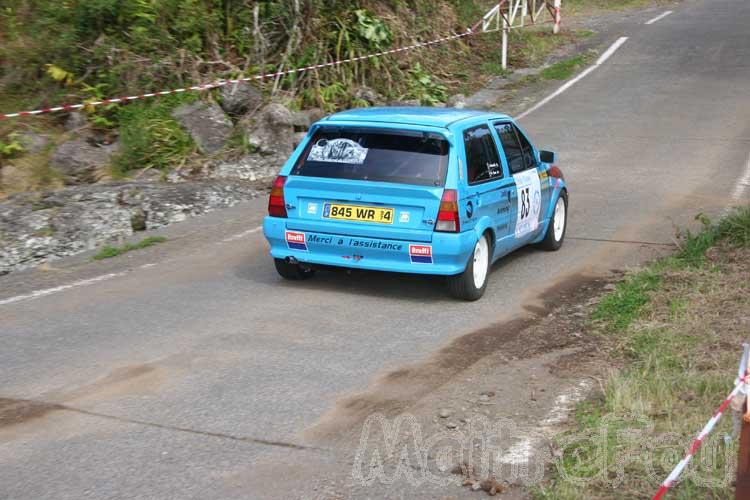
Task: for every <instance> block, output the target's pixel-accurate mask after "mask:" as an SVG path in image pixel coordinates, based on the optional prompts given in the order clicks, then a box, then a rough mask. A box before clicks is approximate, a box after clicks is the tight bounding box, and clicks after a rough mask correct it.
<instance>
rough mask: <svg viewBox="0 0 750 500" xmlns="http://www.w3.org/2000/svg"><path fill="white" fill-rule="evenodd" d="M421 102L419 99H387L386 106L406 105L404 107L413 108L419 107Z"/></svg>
mask: <svg viewBox="0 0 750 500" xmlns="http://www.w3.org/2000/svg"><path fill="white" fill-rule="evenodd" d="M421 105H422V103H421V102H420V101H419V99H406V100H403V101H389V102H388V106H391V107H397V108H398V107H406V108H410V107H411V108H413V107H419V106H421Z"/></svg>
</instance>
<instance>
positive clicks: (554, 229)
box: [540, 190, 568, 251]
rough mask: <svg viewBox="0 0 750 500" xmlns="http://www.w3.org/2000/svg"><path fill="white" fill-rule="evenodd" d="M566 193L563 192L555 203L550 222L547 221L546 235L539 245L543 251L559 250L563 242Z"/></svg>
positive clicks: (566, 222)
mask: <svg viewBox="0 0 750 500" xmlns="http://www.w3.org/2000/svg"><path fill="white" fill-rule="evenodd" d="M567 226H568V193H567V192H566V191H564V190H563V192H562V193H560V196H558V198H557V203H555V211H554V213H553V214H552V220H551V221H549V227H548V228H547V234H546V235H545V236H544V239H543V240H542V242H541V243H540V246H541V247H542V248H544V249H545V250H552V251H554V250H559V249H560V247H561V246H562V244H563V241H564V240H565V231H566V230H567V229H568V227H567Z"/></svg>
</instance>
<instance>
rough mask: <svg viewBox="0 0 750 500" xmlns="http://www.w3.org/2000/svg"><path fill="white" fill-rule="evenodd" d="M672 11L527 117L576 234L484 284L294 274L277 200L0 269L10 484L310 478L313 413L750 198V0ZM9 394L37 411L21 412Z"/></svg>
mask: <svg viewBox="0 0 750 500" xmlns="http://www.w3.org/2000/svg"><path fill="white" fill-rule="evenodd" d="M669 8H670V9H672V10H674V13H673V14H671V15H669V16H667V17H665V18H663V19H661V20H659V21H658V22H655V23H653V24H651V25H645V24H644V21H646V20H647V19H649V18H651V17H654V16H655V15H657V14H659V13H660V12H661V10H664V9H661V10H652V11H649V12H644V13H642V14H640V15H637V16H634V17H632V18H631V19H629V20H628V22H626V23H623V27H622V30H623V31H622V33H616V34H613V36H612V38H611V40H608V44H609V43H611V42H613V41H615V40H616V39H617V38H618V37H620V36H627V37H628V40H627V41H626V42H625V43H624V44H623V45H622V47H620V48H619V50H618V51H617V52H616V53H615V54H614V55H613V56H612V57H611V58H610V59H608V60H607V61H606V62H605V63H604V64H602V65H601V66H600V67H598V68H597V69H596V70H595V71H593V72H591V73H590V74H588V75H587V76H586V77H585V78H583V79H582V80H581V81H579V82H577V83H576V84H575V85H574V86H572V87H571V88H570V89H568V90H567V91H566V92H564V93H562V94H561V95H559V96H558V97H556V98H555V99H553V100H552V101H551V102H549V103H548V104H546V105H545V106H543V107H542V108H541V109H539V110H537V111H535V112H534V113H532V114H530V115H529V116H528V117H525V118H524V119H523V120H522V124H523V126H524V127H525V128H526V129H527V131H529V133H530V134H531V136H532V137H533V138H534V140H535V142H536V143H537V144H538V145H539V146H542V147H544V148H546V149H552V150H556V151H558V152H559V157H560V161H559V164H560V166H561V167H562V168H563V170H564V172H565V174H566V178H567V179H568V181H569V184H570V186H571V207H570V220H569V232H568V236H569V239H568V240H567V242H566V244H565V246H564V248H563V249H562V250H561V251H560V252H557V253H544V252H540V251H536V250H524V251H520V252H517V253H516V254H514V255H512V256H510V257H509V258H507V259H504V260H503V261H502V262H501V263H499V264H498V265H496V266H495V269H494V271H493V273H492V274H491V277H490V280H491V281H490V284H489V287H488V289H487V294H486V296H485V297H484V299H483V300H481V301H479V302H476V303H460V302H455V301H453V300H451V299H450V298H448V297H446V295H445V294H444V291H443V290H442V288H441V286H440V282H439V280H433V279H425V278H413V277H408V276H394V275H387V274H373V273H368V274H354V275H352V276H349V275H346V274H344V273H321V274H320V275H319V276H318V277H316V279H314V280H312V281H309V282H305V283H299V284H290V283H285V282H282V281H280V279H279V278H278V277H277V276H276V273H275V271H274V269H273V265H272V262H271V260H270V258H269V257H268V256H267V245H266V243H265V241H264V240H263V238H262V235H261V234H260V233H258V232H247V231H248V230H252V229H253V228H256V227H257V226H259V225H260V221H261V218H262V215H263V212H264V211H265V200H263V199H260V200H255V201H252V202H248V203H247V204H245V205H243V206H240V207H237V208H234V209H230V210H225V211H222V212H217V213H213V214H210V215H208V216H206V217H204V218H201V219H196V220H193V221H188V222H185V223H183V224H179V225H176V226H173V227H171V228H168V229H167V230H165V231H164V233H165V234H167V235H169V236H170V238H171V239H170V241H169V242H168V243H165V244H164V245H161V246H159V247H155V248H152V249H147V250H144V251H142V252H138V253H133V254H129V255H127V256H124V257H121V258H118V259H114V260H112V261H111V262H98V263H88V262H86V261H85V260H83V259H71V260H70V261H66V262H61V263H60V264H57V265H55V266H52V269H51V270H47V271H44V272H41V271H37V272H32V273H19V274H17V275H10V276H7V277H4V278H0V398H5V400H4V401H3V400H0V404H1V405H2V406H0V498H9V499H35V500H37V499H56V500H59V499H76V500H78V499H82V498H125V497H127V498H181V499H182V498H261V497H263V498H272V497H275V498H281V497H283V498H288V497H292V498H294V497H305V496H307V497H313V496H314V494H313V493H312V491H311V490H308V491H305V490H304V488H303V489H302V490H300V489H298V487H299V484H297V485H296V486H295V488H287V487H286V486H285V485H286V484H287V481H288V480H290V476H296V479H297V480H298V481H299V480H300V478H301V479H303V480H307V479H306V478H307V477H308V476H310V477H314V475H315V468H316V464H317V463H323V462H330V461H332V460H335V458H332V457H331V453H332V452H331V451H330V449H328V448H327V447H326V443H325V441H324V440H323V441H321V440H320V439H311V438H310V435H309V433H308V432H306V431H307V430H308V429H310V428H311V427H313V426H315V425H316V424H318V423H319V420H320V418H321V416H322V415H324V414H327V417H326V422H327V425H328V426H329V428H331V427H332V428H335V425H336V418H335V412H333V413H330V411H331V410H332V409H333V408H334V407H335V404H336V401H337V400H340V399H341V398H344V397H346V396H348V395H351V394H353V393H357V392H360V391H365V390H366V389H367V388H368V386H370V384H371V383H372V382H373V381H374V380H376V378H377V377H378V376H380V375H382V374H385V373H388V372H391V371H393V370H397V369H398V368H399V367H402V366H404V365H405V364H410V363H417V362H420V361H423V360H425V359H427V358H429V356H430V354H431V353H433V352H435V351H436V350H437V349H439V348H440V347H442V346H444V345H446V344H447V343H448V342H449V341H450V340H452V339H455V338H457V337H460V336H462V335H466V334H468V333H471V332H473V331H475V330H477V329H479V328H481V327H483V326H486V325H488V324H490V323H493V322H496V321H498V320H502V319H507V318H511V317H513V316H515V315H517V314H519V313H520V312H522V310H523V309H522V307H523V306H524V305H525V304H528V303H530V302H533V301H534V300H535V297H537V296H538V294H540V293H542V292H543V291H544V290H545V289H547V288H549V287H551V286H553V285H555V284H557V283H560V282H562V281H564V280H565V279H566V278H567V277H569V276H571V275H574V274H577V273H581V272H584V273H587V274H591V275H595V274H598V273H606V272H608V271H609V270H611V269H613V268H623V267H625V266H628V265H632V264H637V263H638V262H641V261H643V260H644V259H647V258H650V257H652V256H654V255H656V254H658V253H659V252H661V251H664V250H665V249H668V248H669V246H668V245H670V244H672V243H673V234H674V227H675V225H683V224H688V223H690V222H691V221H692V218H693V216H694V215H695V214H696V213H698V212H707V213H711V214H718V213H720V212H721V211H722V210H723V209H724V208H725V207H727V206H729V205H735V204H738V203H740V202H747V200H748V196H749V194H750V187H747V189H744V188H743V187H742V186H741V185H740V186H739V187H738V182H739V179H741V178H742V176H743V175H745V172H746V169H748V168H750V165H748V163H749V161H750V159H749V153H750V92H749V91H748V90H749V87H748V85H749V84H748V82H750V30H749V29H748V26H750V3H748V2H746V1H744V0H710V1H709V0H702V1H688V2H684V3H681V4H679V5H677V6H674V7H669ZM608 44H607V45H608ZM603 48H606V45H605V46H604V47H603ZM144 266H145V267H144ZM110 274H112V275H113V276H109V277H108V278H107V279H103V280H101V281H96V282H92V283H88V284H81V286H76V287H74V288H69V289H66V290H60V291H57V292H56V293H49V294H46V295H43V296H38V297H29V298H25V299H24V300H18V301H15V302H10V301H9V300H8V299H11V298H13V297H18V296H25V295H28V294H33V292H34V291H35V290H40V289H49V288H52V287H58V286H63V285H67V284H72V283H78V282H80V281H81V280H86V279H90V278H94V277H98V276H102V275H110ZM437 377H438V379H439V374H438V376H437ZM435 382H436V383H440V382H441V381H440V380H436V381H435ZM10 400H15V402H14V403H13V405H15V406H13V405H12V404H11V401H10ZM29 400H32V401H34V402H35V403H34V404H33V405H30V404H29V403H28V402H26V403H24V401H29ZM14 408H15V410H14ZM12 411H15V412H16V413H15V414H14V416H13V418H18V419H19V420H21V421H22V423H20V424H16V425H9V417H8V415H10V412H12ZM3 412H4V413H3ZM327 412H328V413H327ZM3 415H5V418H4V417H3ZM342 425H344V424H343V423H342ZM347 430H349V429H342V433H343V432H344V431H347ZM284 463H288V464H294V466H293V467H292V466H290V467H287V468H284V467H280V466H279V465H278V464H284ZM345 473H346V471H345V472H344V474H345ZM311 481H312V479H311ZM344 496H346V495H344ZM407 497H408V496H407Z"/></svg>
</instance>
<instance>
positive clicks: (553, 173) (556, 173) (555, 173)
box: [549, 165, 565, 180]
mask: <svg viewBox="0 0 750 500" xmlns="http://www.w3.org/2000/svg"><path fill="white" fill-rule="evenodd" d="M549 175H550V177H554V178H556V179H562V180H565V177H563V173H562V170H560V169H559V168H558V167H556V166H554V165H552V166H551V167H550V168H549Z"/></svg>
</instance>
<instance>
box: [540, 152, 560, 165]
mask: <svg viewBox="0 0 750 500" xmlns="http://www.w3.org/2000/svg"><path fill="white" fill-rule="evenodd" d="M539 160H540V161H541V162H542V163H557V153H553V152H552V151H544V150H540V151H539Z"/></svg>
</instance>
